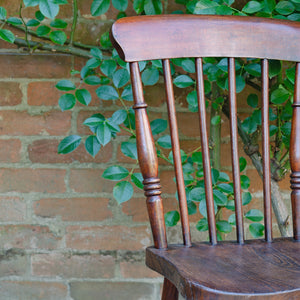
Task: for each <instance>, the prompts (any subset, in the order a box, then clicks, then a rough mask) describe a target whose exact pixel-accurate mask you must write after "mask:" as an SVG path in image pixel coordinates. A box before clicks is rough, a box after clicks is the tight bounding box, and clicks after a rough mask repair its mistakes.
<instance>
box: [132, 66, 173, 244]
mask: <svg viewBox="0 0 300 300" xmlns="http://www.w3.org/2000/svg"><path fill="white" fill-rule="evenodd" d="M130 74H131V82H132V91H133V98H134V105H133V109H134V110H135V120H136V140H137V152H138V158H139V164H140V169H141V172H142V175H143V178H144V181H143V184H144V191H145V196H146V203H147V209H148V215H149V219H150V225H151V229H152V235H153V240H154V246H155V247H156V248H167V238H166V226H165V220H164V214H163V204H162V199H161V196H160V195H161V185H160V179H159V178H158V160H157V154H156V149H155V145H154V141H153V136H152V133H151V127H150V123H149V119H148V115H147V111H146V109H147V104H146V103H145V101H144V95H143V87H142V81H141V75H140V71H139V65H138V63H137V62H132V63H130Z"/></svg>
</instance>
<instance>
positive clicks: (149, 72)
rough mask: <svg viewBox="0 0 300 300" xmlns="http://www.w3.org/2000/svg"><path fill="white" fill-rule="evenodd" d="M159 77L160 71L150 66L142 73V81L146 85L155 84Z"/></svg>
mask: <svg viewBox="0 0 300 300" xmlns="http://www.w3.org/2000/svg"><path fill="white" fill-rule="evenodd" d="M158 79H159V72H158V70H157V69H156V68H154V67H150V68H148V69H145V70H144V71H143V73H142V81H143V83H144V85H154V84H155V83H157V81H158Z"/></svg>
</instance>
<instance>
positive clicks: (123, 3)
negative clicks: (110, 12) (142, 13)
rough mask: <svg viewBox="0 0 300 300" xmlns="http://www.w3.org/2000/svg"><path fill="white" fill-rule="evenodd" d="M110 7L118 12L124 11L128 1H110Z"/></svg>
mask: <svg viewBox="0 0 300 300" xmlns="http://www.w3.org/2000/svg"><path fill="white" fill-rule="evenodd" d="M112 5H113V6H114V7H115V8H116V9H117V10H120V11H125V10H126V9H127V6H128V0H112Z"/></svg>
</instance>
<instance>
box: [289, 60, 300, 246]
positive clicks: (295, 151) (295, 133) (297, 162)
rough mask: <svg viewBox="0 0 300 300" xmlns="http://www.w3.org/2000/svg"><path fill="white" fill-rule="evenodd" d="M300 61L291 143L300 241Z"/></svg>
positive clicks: (296, 234)
mask: <svg viewBox="0 0 300 300" xmlns="http://www.w3.org/2000/svg"><path fill="white" fill-rule="evenodd" d="M299 145H300V63H297V64H296V78H295V94H294V103H293V118H292V131H291V143H290V165H291V170H292V174H291V188H292V193H291V200H292V211H293V229H294V239H296V240H299V241H300V146H299Z"/></svg>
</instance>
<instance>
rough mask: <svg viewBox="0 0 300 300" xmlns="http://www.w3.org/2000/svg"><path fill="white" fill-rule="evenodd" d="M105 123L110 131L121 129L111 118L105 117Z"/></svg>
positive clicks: (114, 131)
mask: <svg viewBox="0 0 300 300" xmlns="http://www.w3.org/2000/svg"><path fill="white" fill-rule="evenodd" d="M106 123H107V125H108V127H109V129H110V131H111V132H112V133H116V132H120V131H121V129H120V127H119V125H118V124H116V123H114V122H113V121H112V120H111V119H107V120H106Z"/></svg>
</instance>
